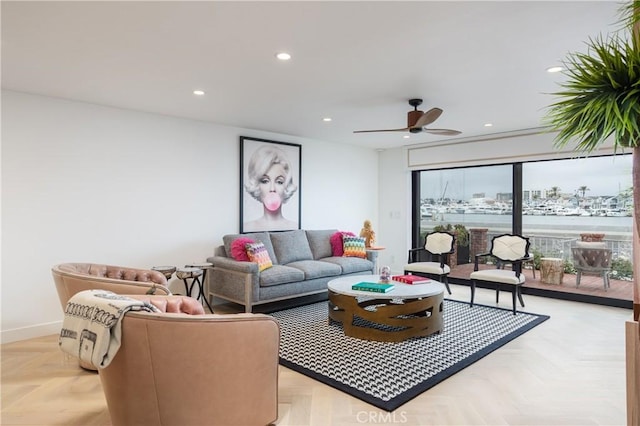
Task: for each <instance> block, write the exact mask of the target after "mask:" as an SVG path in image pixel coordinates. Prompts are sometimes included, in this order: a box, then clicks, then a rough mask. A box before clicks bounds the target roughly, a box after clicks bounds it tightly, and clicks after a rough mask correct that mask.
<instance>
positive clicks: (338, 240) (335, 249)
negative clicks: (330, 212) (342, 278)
mask: <svg viewBox="0 0 640 426" xmlns="http://www.w3.org/2000/svg"><path fill="white" fill-rule="evenodd" d="M344 235H348V236H351V237H355V236H356V234H354V233H353V232H349V231H338V232H336V233H335V234H333V235H332V236H331V237H329V242H330V243H331V253H332V255H333V256H338V257H340V256H342V255H344V248H343V242H342V237H343V236H344Z"/></svg>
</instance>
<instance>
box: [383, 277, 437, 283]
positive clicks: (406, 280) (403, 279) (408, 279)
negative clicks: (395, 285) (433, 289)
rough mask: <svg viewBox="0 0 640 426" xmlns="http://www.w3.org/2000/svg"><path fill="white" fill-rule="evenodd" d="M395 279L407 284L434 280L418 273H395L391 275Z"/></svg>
mask: <svg viewBox="0 0 640 426" xmlns="http://www.w3.org/2000/svg"><path fill="white" fill-rule="evenodd" d="M391 279H392V280H393V281H398V282H401V283H405V284H427V283H430V282H431V281H432V280H431V279H429V278H425V277H420V276H418V275H394V276H392V277H391Z"/></svg>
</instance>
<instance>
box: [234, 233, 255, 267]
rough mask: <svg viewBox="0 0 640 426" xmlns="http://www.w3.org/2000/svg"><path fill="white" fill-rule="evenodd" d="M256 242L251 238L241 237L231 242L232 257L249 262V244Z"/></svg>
mask: <svg viewBox="0 0 640 426" xmlns="http://www.w3.org/2000/svg"><path fill="white" fill-rule="evenodd" d="M252 243H255V241H253V240H252V239H251V238H247V237H240V238H236V239H235V240H233V242H232V243H231V257H233V259H234V260H237V261H238V262H249V256H248V255H247V244H252Z"/></svg>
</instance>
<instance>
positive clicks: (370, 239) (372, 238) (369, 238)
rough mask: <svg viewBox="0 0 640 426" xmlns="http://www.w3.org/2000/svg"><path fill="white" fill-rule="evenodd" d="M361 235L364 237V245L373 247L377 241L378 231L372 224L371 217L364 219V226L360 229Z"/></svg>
mask: <svg viewBox="0 0 640 426" xmlns="http://www.w3.org/2000/svg"><path fill="white" fill-rule="evenodd" d="M360 237H362V238H364V246H365V247H366V248H370V247H373V245H374V244H375V243H376V233H375V231H374V230H373V227H372V226H371V221H370V220H369V219H367V220H365V221H364V226H363V228H362V229H361V230H360Z"/></svg>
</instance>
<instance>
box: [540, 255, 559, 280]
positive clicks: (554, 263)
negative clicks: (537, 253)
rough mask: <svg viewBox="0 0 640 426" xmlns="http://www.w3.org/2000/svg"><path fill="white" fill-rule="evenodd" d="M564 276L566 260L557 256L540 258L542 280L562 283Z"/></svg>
mask: <svg viewBox="0 0 640 426" xmlns="http://www.w3.org/2000/svg"><path fill="white" fill-rule="evenodd" d="M563 278H564V260H562V259H560V258H557V257H543V258H541V259H540V282H542V283H544V284H554V285H560V284H562V279H563Z"/></svg>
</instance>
